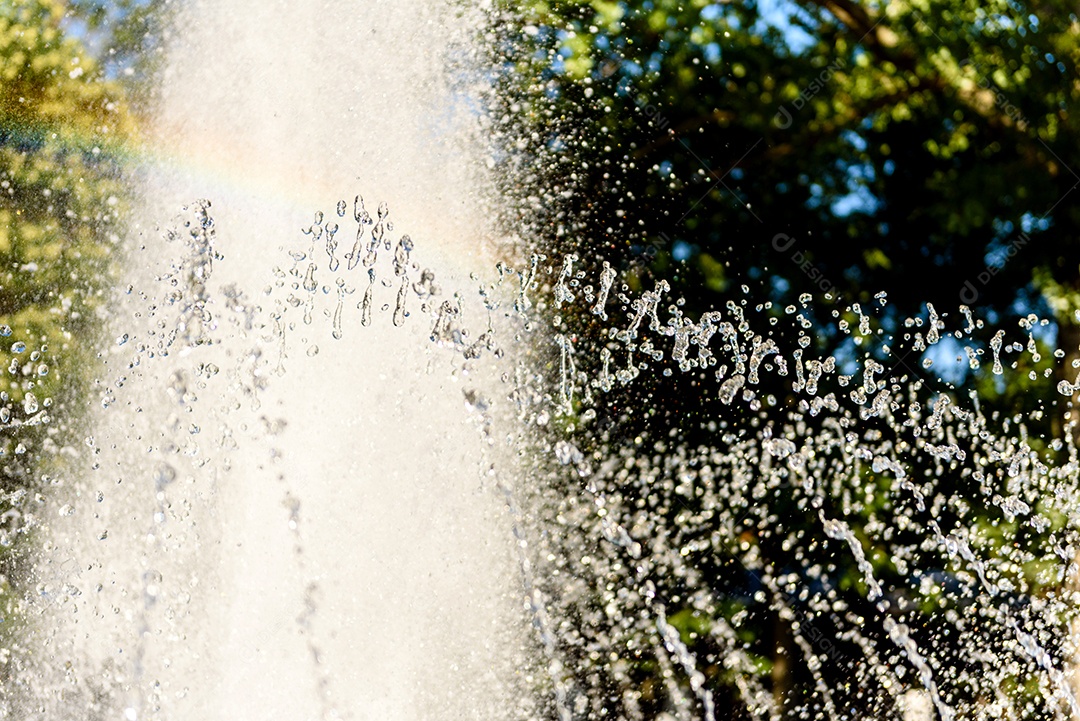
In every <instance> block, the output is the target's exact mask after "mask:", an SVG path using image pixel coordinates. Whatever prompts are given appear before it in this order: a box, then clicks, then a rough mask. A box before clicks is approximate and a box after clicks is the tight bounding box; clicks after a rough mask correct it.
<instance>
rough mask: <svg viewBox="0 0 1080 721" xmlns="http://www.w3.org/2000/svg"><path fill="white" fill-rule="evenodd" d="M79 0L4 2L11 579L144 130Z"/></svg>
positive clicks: (4, 539) (6, 480)
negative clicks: (75, 2) (88, 29)
mask: <svg viewBox="0 0 1080 721" xmlns="http://www.w3.org/2000/svg"><path fill="white" fill-rule="evenodd" d="M69 10H70V8H69V7H68V6H67V5H66V4H65V3H64V2H62V1H61V0H15V1H14V2H7V3H0V368H3V369H4V371H5V373H4V376H5V378H4V379H3V380H2V381H0V408H2V409H3V410H2V416H0V417H2V418H3V423H2V424H0V425H2V428H3V431H4V434H3V438H2V440H0V451H2V452H3V456H2V461H3V462H2V464H0V510H3V511H5V515H4V518H5V522H4V525H3V526H0V547H2V549H3V552H4V555H3V556H2V557H0V561H2V567H0V570H2V571H3V572H4V573H5V574H7V575H9V576H10V575H11V574H12V573H13V568H14V566H13V564H14V558H15V556H16V555H17V554H18V553H20V552H22V551H25V547H20V545H19V544H18V543H17V539H18V537H19V536H20V535H21V534H22V533H25V532H26V531H27V530H29V524H27V523H24V522H23V520H22V519H23V518H24V516H23V515H22V514H23V513H24V512H27V511H29V510H30V509H29V508H28V504H29V500H28V498H32V497H33V493H34V492H36V491H37V490H40V485H41V484H40V483H39V481H38V480H36V479H37V477H38V476H39V475H40V474H41V472H42V471H44V470H47V466H46V465H44V460H43V459H44V458H45V455H47V454H45V455H42V454H40V453H39V451H40V450H42V449H43V448H47V447H48V445H49V444H50V442H51V441H50V438H49V437H50V435H51V433H52V432H54V431H51V430H50V429H51V428H53V427H54V426H55V418H53V416H55V415H56V414H55V410H56V408H57V407H60V406H63V405H65V404H67V405H68V406H69V407H67V408H65V410H64V416H65V417H64V419H63V420H64V422H65V423H67V424H68V426H67V427H68V428H69V430H73V429H74V427H75V424H76V423H77V419H78V417H79V416H80V415H81V414H80V413H79V410H78V409H79V407H80V405H79V403H84V402H85V399H86V398H87V397H88V395H89V393H88V381H89V369H90V368H92V367H93V362H94V358H93V351H92V348H94V347H96V345H97V344H96V334H97V333H98V332H99V330H100V329H99V327H98V324H97V314H98V311H99V310H100V309H101V306H102V303H103V290H104V289H105V288H106V287H108V285H109V283H110V273H111V271H112V270H113V269H114V267H115V266H114V264H115V261H116V257H115V256H116V253H117V249H118V242H117V241H118V234H119V233H120V232H121V227H120V220H119V218H120V211H121V208H122V206H123V199H124V189H123V183H122V182H121V177H120V173H119V171H120V166H121V162H122V160H123V157H124V156H125V153H126V148H128V147H129V145H130V143H131V140H132V137H133V121H132V118H131V117H130V115H129V114H128V111H127V109H126V104H125V95H124V93H123V91H122V89H121V88H120V87H119V86H118V85H117V84H116V83H115V82H113V81H110V80H108V79H106V78H104V77H103V75H102V72H101V69H100V65H99V64H98V62H97V61H96V60H95V58H94V57H93V56H92V55H91V54H90V53H89V52H88V49H87V48H86V47H85V46H84V45H83V44H82V43H80V42H79V40H78V39H76V38H74V37H72V36H71V35H69V34H68V33H66V32H65V22H66V21H67V20H69V19H70V17H69V15H68V13H69ZM22 344H25V348H24V347H23V346H22ZM76 399H77V400H78V403H77V402H76ZM50 420H51V421H52V425H50ZM17 446H19V447H18V448H16V447H17ZM20 489H21V490H20ZM17 490H20V492H21V493H26V492H29V493H30V496H29V497H27V496H24V495H12V493H13V492H15V491H17ZM8 511H10V512H8ZM20 548H21V551H20ZM16 575H17V574H16ZM8 580H9V579H8V578H6V577H3V576H0V616H2V617H3V619H4V620H3V621H2V622H0V630H2V631H3V634H2V635H3V636H5V637H6V634H7V633H8V632H9V631H10V629H11V627H12V622H13V617H14V616H16V615H17V614H16V612H15V606H14V605H13V599H12V596H11V595H8V593H7V591H8V590H9V589H10V586H9V585H8ZM9 640H10V639H9Z"/></svg>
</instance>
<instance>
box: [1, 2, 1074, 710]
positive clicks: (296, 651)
mask: <svg viewBox="0 0 1080 721" xmlns="http://www.w3.org/2000/svg"><path fill="white" fill-rule="evenodd" d="M229 5H230V7H227V8H220V7H217V6H216V5H215V7H214V12H213V13H212V17H211V13H209V12H205V10H206V9H205V8H204V9H203V10H204V12H200V11H199V9H198V8H195V9H193V10H192V11H191V12H192V15H191V16H190V17H187V18H181V20H180V23H181V26H182V27H187V28H190V32H189V33H187V34H186V35H185V36H184V38H183V40H182V41H180V42H178V43H177V44H176V46H175V47H174V48H172V50H171V51H170V56H169V57H170V61H169V68H168V71H167V73H166V75H165V77H166V82H165V86H164V88H163V91H162V92H163V97H162V112H161V130H160V138H161V141H160V143H159V144H160V146H161V147H162V148H164V150H163V151H162V152H161V157H160V158H159V160H158V162H157V163H154V164H151V165H149V166H148V167H146V168H145V169H144V171H143V172H144V174H145V183H146V186H147V187H149V188H151V190H150V191H148V194H147V197H146V199H145V203H144V205H145V207H144V208H142V209H141V210H140V213H141V214H142V216H141V217H151V218H154V217H160V218H165V217H171V216H172V214H173V210H172V209H175V208H178V207H182V206H183V207H184V210H183V211H182V212H181V213H180V215H179V216H177V217H175V218H174V219H173V220H172V221H171V222H170V223H168V224H167V227H166V228H165V229H164V230H158V229H150V228H142V229H140V228H136V230H135V231H134V232H133V234H132V244H131V248H130V256H131V258H130V266H131V271H130V286H128V288H127V289H121V290H119V291H118V292H117V294H116V297H115V298H114V299H113V303H112V307H111V315H110V319H109V323H110V333H109V337H110V338H111V339H112V340H111V341H110V343H109V344H108V347H106V348H103V349H102V352H101V367H100V370H99V374H98V375H99V378H98V385H97V388H98V394H97V397H96V398H95V401H96V405H97V408H96V409H95V410H94V411H93V413H92V414H91V417H90V419H89V420H88V421H87V427H86V429H85V431H84V432H80V434H79V436H78V438H75V437H66V438H59V439H55V440H53V441H52V442H51V447H54V448H53V451H52V452H51V453H48V454H44V455H46V456H47V457H48V461H47V462H45V463H44V464H43V465H42V467H45V468H47V469H48V470H49V472H50V473H53V474H55V475H54V476H52V477H51V478H50V482H49V484H48V486H49V488H48V489H47V490H48V493H47V494H45V493H44V492H43V493H41V494H39V495H38V496H37V497H31V495H32V494H31V493H30V492H29V491H22V492H19V491H16V492H15V493H13V494H11V495H10V496H9V497H8V498H6V499H4V504H5V506H4V509H5V510H6V512H7V514H6V515H5V519H6V522H7V525H6V526H5V531H4V533H5V538H7V537H8V535H10V534H19V533H23V534H29V532H30V531H33V535H34V537H35V541H36V544H37V546H36V551H35V555H34V558H33V561H32V564H29V562H28V564H29V565H28V568H29V570H28V571H27V578H28V579H29V584H28V585H27V587H28V588H30V587H32V588H33V593H28V594H25V596H24V597H23V598H22V604H21V608H20V616H21V617H23V618H24V619H25V620H24V621H23V628H24V630H23V631H22V632H21V633H22V640H21V641H20V642H19V644H18V645H17V647H16V648H15V650H14V652H11V654H12V655H11V657H10V658H8V659H7V664H8V666H9V668H11V669H14V671H13V672H11V675H12V677H13V678H14V680H15V684H14V686H13V688H14V690H13V691H12V693H11V694H10V695H9V696H8V697H6V698H5V701H4V702H5V703H7V704H8V705H9V706H8V708H6V709H5V711H10V712H11V713H16V712H18V713H24V714H26V713H30V712H31V710H33V709H37V710H38V711H34V713H44V714H45V716H46V717H48V718H56V719H63V718H127V719H146V718H149V719H165V718H168V719H187V718H192V719H194V718H199V719H204V718H326V719H332V718H380V719H381V718H390V719H395V718H400V719H416V718H477V719H479V718H522V719H526V718H528V719H541V718H559V719H566V720H569V719H585V718H588V719H599V718H624V719H645V718H665V719H671V718H676V719H691V718H702V719H710V720H711V719H718V718H746V717H749V718H753V719H780V718H828V719H844V718H856V717H857V718H902V719H907V720H910V721H914V720H915V719H930V718H935V717H937V718H942V719H954V718H957V719H959V718H986V719H997V718H1029V717H1031V718H1034V717H1042V718H1053V717H1057V718H1070V717H1076V718H1080V706H1078V704H1077V700H1076V697H1075V695H1074V691H1073V686H1072V682H1071V680H1070V673H1071V667H1070V661H1071V659H1072V658H1073V655H1074V653H1075V651H1074V650H1073V648H1072V644H1073V641H1074V638H1075V633H1074V632H1073V629H1074V625H1075V624H1076V623H1077V620H1076V616H1075V612H1074V610H1073V609H1074V606H1075V604H1074V602H1073V594H1074V591H1073V589H1074V588H1075V585H1076V582H1075V578H1074V577H1075V575H1076V568H1075V563H1074V558H1075V557H1076V552H1075V548H1076V547H1077V533H1076V529H1077V522H1078V519H1077V514H1076V507H1077V506H1076V504H1077V493H1076V489H1077V483H1076V480H1077V476H1078V468H1077V453H1076V448H1075V445H1074V444H1073V443H1072V441H1071V439H1072V437H1073V436H1072V434H1071V432H1067V433H1064V434H1063V437H1062V440H1053V441H1050V442H1043V439H1033V438H1030V437H1028V435H1027V433H1026V430H1025V425H1024V422H1025V419H1024V418H999V417H995V416H994V415H993V414H990V415H989V416H988V415H986V414H984V413H983V412H982V410H981V409H980V405H979V399H978V397H977V396H973V397H969V398H959V397H956V394H955V393H953V392H951V389H950V388H949V387H948V386H944V385H943V386H941V387H934V386H932V385H931V384H928V383H927V382H926V381H924V380H918V379H916V378H915V376H914V374H913V373H911V372H910V371H905V366H904V363H905V360H906V358H907V355H906V354H907V353H908V350H907V349H909V348H910V349H911V351H912V352H918V353H920V354H923V355H921V356H920V355H917V356H912V357H913V358H919V357H923V358H925V359H929V358H930V356H929V355H925V354H924V352H925V351H927V350H928V349H930V348H933V347H941V346H942V345H943V344H944V343H945V342H949V343H953V344H954V345H956V346H957V347H958V348H959V347H962V348H963V350H962V351H958V355H960V354H962V355H960V357H961V358H965V357H966V359H967V362H968V364H969V366H970V368H972V369H977V368H978V367H979V366H980V365H981V364H984V363H985V360H982V359H983V358H984V356H985V355H986V348H984V347H982V346H981V345H980V343H979V341H978V339H977V336H978V335H979V333H980V332H981V331H983V330H985V329H984V326H983V323H982V321H981V320H978V319H976V318H974V316H973V314H972V313H971V311H970V310H969V309H967V308H960V309H957V311H956V312H954V311H952V310H951V309H937V308H934V307H932V306H927V308H926V311H925V314H923V315H921V316H920V317H918V318H911V319H908V320H907V321H906V322H904V323H902V324H901V326H900V327H899V328H897V329H896V330H895V331H893V332H892V333H891V335H889V336H888V337H883V334H884V331H883V330H882V328H881V327H880V325H879V324H878V322H877V316H876V315H875V313H876V310H875V309H874V308H868V307H862V306H860V305H858V304H853V305H851V306H850V307H846V308H839V307H837V308H835V311H836V314H835V316H834V318H837V319H839V320H838V321H837V322H836V326H837V328H839V329H840V331H841V332H842V333H844V334H845V335H847V336H849V337H850V338H851V340H852V341H853V343H854V345H855V346H861V345H862V344H863V343H864V342H865V343H866V345H867V346H869V343H870V341H871V340H873V339H875V338H876V339H878V340H880V341H881V345H882V346H889V347H892V348H893V350H888V351H884V352H883V353H881V354H878V355H876V356H875V355H872V354H869V353H868V354H867V355H866V356H865V357H864V358H862V359H855V358H853V357H834V356H830V355H827V354H824V353H817V352H815V349H816V348H817V346H816V345H815V342H814V333H815V324H817V323H820V322H821V321H820V320H818V319H817V318H818V316H817V315H816V312H817V311H819V310H820V308H819V306H818V305H815V302H814V301H813V299H811V298H808V297H805V298H802V299H800V304H799V305H798V306H795V305H792V306H790V307H788V308H784V309H779V308H773V307H772V306H771V305H770V304H758V303H755V302H754V301H753V299H751V298H749V297H747V298H746V299H744V300H743V302H742V303H735V302H732V303H729V304H728V305H727V306H726V307H725V308H723V309H712V310H709V311H707V312H704V313H701V314H700V315H698V316H697V317H693V316H691V315H690V314H688V313H687V312H685V311H684V310H683V308H684V305H683V303H682V302H681V299H678V298H672V297H671V293H672V289H671V287H670V286H669V285H667V284H666V283H664V282H663V281H660V282H658V283H657V284H656V285H655V287H653V288H651V289H645V290H642V291H640V292H633V291H632V290H631V289H630V287H629V286H628V285H627V284H625V283H624V282H623V281H622V279H621V278H620V276H619V273H618V272H617V270H616V269H615V268H614V267H613V265H612V264H611V263H610V262H608V261H605V260H604V259H602V258H582V257H579V256H578V255H567V256H565V257H555V256H550V257H549V256H545V255H542V254H534V255H531V256H529V257H527V258H524V259H518V260H510V259H508V258H506V257H503V258H501V259H500V262H498V263H496V262H494V261H495V258H496V256H498V255H506V256H509V255H512V254H513V253H512V251H511V250H504V251H503V252H501V253H500V252H498V251H497V250H496V249H495V244H493V243H490V242H488V241H481V240H477V239H478V238H484V237H495V235H496V231H495V229H494V228H493V227H491V226H490V225H489V224H488V222H487V220H486V218H487V214H486V208H485V205H484V203H485V201H484V198H485V197H488V195H487V194H488V193H489V191H488V186H487V184H486V183H487V181H486V179H485V178H484V177H483V175H481V174H479V173H477V172H476V171H474V170H473V168H474V167H475V165H474V164H473V163H472V162H471V160H472V158H473V157H474V155H475V154H478V153H480V152H481V151H479V150H477V149H476V147H477V146H474V145H471V144H470V143H473V142H476V139H475V138H473V137H471V132H470V131H469V127H470V122H471V121H473V120H475V117H476V116H475V115H474V114H473V113H472V111H462V113H461V115H460V116H459V117H456V119H455V117H446V108H447V107H456V106H455V105H454V103H453V102H449V101H448V98H449V99H450V100H451V101H452V100H453V99H455V98H459V99H460V97H461V96H460V93H462V92H464V91H463V90H462V88H461V87H460V83H462V82H465V81H463V80H461V78H467V77H469V76H468V74H467V73H464V72H463V71H461V68H460V67H459V68H457V70H455V72H456V73H457V74H454V73H449V74H447V73H445V72H443V71H441V70H440V71H438V72H436V68H440V67H441V64H440V63H438V62H434V61H433V58H437V59H445V58H452V57H457V55H456V54H461V53H466V47H467V44H466V43H464V42H463V41H464V38H466V37H467V35H466V34H464V33H465V31H466V30H467V29H468V28H470V27H472V26H475V25H476V24H477V23H478V22H479V20H478V19H477V18H475V17H473V18H471V17H469V16H468V15H467V14H466V16H465V17H455V16H453V15H452V14H450V13H449V12H448V11H443V10H438V9H432V8H429V7H426V6H425V5H424V4H423V3H420V2H408V3H402V4H384V3H374V2H373V3H364V4H362V12H358V11H356V12H351V13H350V12H344V11H339V12H331V11H330V10H329V9H328V10H326V11H325V12H324V13H312V12H310V11H308V10H307V9H306V8H300V9H297V10H290V9H286V8H284V7H266V6H262V5H257V6H252V7H241V6H240V4H239V3H237V4H236V5H235V6H233V5H232V4H231V3H230V4H229ZM447 28H449V29H451V30H453V29H454V28H457V29H458V31H456V32H459V33H461V34H455V32H447V31H446V30H447ZM421 37H422V38H424V39H425V42H418V39H419V38H421ZM432 38H438V42H437V43H433V42H430V40H431V39H432ZM311 47H318V48H319V52H318V53H312V52H310V48H311ZM299 49H303V52H300V51H299ZM293 50H296V52H291V51H293ZM466 54H467V53H466ZM383 57H393V58H394V59H395V63H386V62H382V61H381V60H380V58H383ZM206 58H212V61H211V62H206V61H205V59H206ZM455 83H458V84H457V85H455ZM450 115H451V116H453V113H452V112H451V113H450ZM433 117H439V118H440V122H439V123H434V124H426V120H427V119H430V118H433ZM369 187H370V188H375V189H377V190H378V192H379V197H378V198H377V199H376V198H375V197H374V196H373V195H371V194H370V192H368V191H367V190H366V189H367V188H369ZM465 188H473V189H475V190H474V191H473V192H471V193H464V192H463V189H465ZM358 191H361V192H365V193H367V194H366V195H363V196H361V195H357V194H356V193H357V192H358ZM204 196H208V197H211V198H212V201H213V202H210V201H201V200H200V201H195V202H192V200H191V198H194V197H204ZM414 238H416V240H414ZM485 243H486V245H485ZM877 300H878V302H879V305H880V306H883V305H884V303H885V300H886V297H885V296H884V295H879V296H878V297H877ZM849 319H850V320H849ZM779 324H787V325H788V327H789V328H790V329H793V330H794V331H795V332H793V333H791V334H788V335H787V336H785V335H784V334H776V335H775V336H773V334H772V330H771V329H775V328H777V327H778V326H779ZM1040 327H1042V326H1041V325H1040V321H1039V319H1037V318H1029V319H1026V320H1025V322H1023V323H1022V324H1021V326H1020V328H1019V331H1018V332H1017V331H1014V332H1012V333H1010V332H1008V331H1006V330H1004V329H1002V330H999V331H997V332H996V333H995V334H994V335H993V338H992V339H991V340H990V341H989V344H988V346H989V350H990V353H991V355H992V370H991V375H992V376H995V377H1002V376H1003V375H1004V374H1005V373H1006V367H1008V366H1010V365H1012V366H1013V367H1014V368H1015V367H1020V368H1026V367H1029V366H1030V367H1032V368H1036V370H1031V372H1032V373H1037V374H1038V373H1041V374H1043V375H1045V376H1046V377H1049V375H1050V374H1051V373H1052V372H1053V369H1052V367H1051V366H1050V365H1049V364H1048V359H1046V358H1044V357H1043V356H1042V355H1041V351H1040V345H1039V343H1037V342H1036V341H1037V340H1038V339H1039V338H1040V337H1041V336H1040V335H1039V328H1040ZM0 335H10V331H8V332H0ZM784 337H791V338H793V339H794V341H793V343H792V347H786V346H785V345H784V341H783V340H782V339H783V338H784ZM778 339H779V340H778ZM12 343H13V344H14V345H13V346H12V351H13V352H14V353H16V354H19V355H25V354H27V353H28V351H29V352H30V353H31V354H36V357H34V358H33V359H32V362H34V363H39V362H42V363H43V362H44V359H45V355H44V354H45V353H46V352H47V351H46V350H44V349H34V344H33V343H30V342H29V339H15V338H14V337H13V340H12ZM16 345H17V346H19V350H15V346H16ZM907 362H914V361H907ZM1040 364H1041V365H1040ZM766 377H769V378H771V379H772V380H775V379H780V381H781V383H782V385H783V387H784V388H785V391H786V395H785V397H777V396H776V395H771V394H766V393H763V392H760V388H762V387H763V385H764V384H763V378H766ZM669 378H676V379H679V380H682V379H686V380H687V381H688V382H690V384H689V385H688V386H686V387H689V388H694V389H695V390H694V393H697V394H699V395H698V396H697V397H696V398H695V399H692V401H691V403H689V404H688V407H687V408H686V409H675V410H674V411H670V412H668V409H663V408H655V407H651V406H650V404H649V400H648V399H649V394H648V391H649V388H650V387H651V386H652V384H655V383H658V382H663V381H662V379H669ZM775 385H776V384H775V383H774V384H772V385H770V387H775ZM1077 386H1080V377H1078V378H1077V381H1076V382H1075V383H1072V382H1069V381H1061V382H1060V383H1059V384H1058V387H1057V388H1058V392H1059V393H1060V394H1061V395H1062V396H1063V397H1068V396H1071V395H1072V394H1073V393H1075V391H1076V387H1077ZM2 400H3V401H4V402H5V403H7V401H8V400H9V399H7V398H6V397H5V398H3V399H2ZM694 403H696V404H698V405H699V406H700V407H701V408H704V409H708V408H710V407H718V406H716V405H715V404H719V405H720V406H723V407H725V408H729V409H734V411H735V412H737V414H738V415H737V417H738V418H739V422H738V423H735V422H732V421H731V420H728V419H727V418H729V417H728V416H725V418H724V419H718V418H716V417H712V416H710V415H709V413H708V412H695V410H696V409H695V408H694V407H693V405H694ZM709 404H712V405H709ZM2 413H3V414H6V416H0V417H2V419H3V422H4V424H9V423H10V424H11V426H12V427H14V428H17V430H19V432H20V433H26V432H27V429H31V430H32V429H35V428H38V427H40V426H43V425H47V424H48V423H49V422H50V418H51V414H52V410H51V400H50V399H39V398H36V397H35V396H34V395H33V394H32V393H29V394H27V395H26V396H25V398H23V399H22V400H21V401H20V402H18V403H15V402H11V403H7V407H5V408H3V409H2ZM664 413H667V415H666V416H662V415H661V414H664ZM73 427H74V426H73V425H67V426H65V427H64V428H65V432H66V431H68V430H70V429H71V428H73ZM68 435H69V436H70V435H71V434H70V433H68ZM28 438H29V436H28ZM18 448H23V446H22V445H21V444H20V445H19V446H18V447H17V448H16V449H13V450H12V451H11V453H12V454H13V455H15V456H19V455H22V454H23V453H25V452H26V449H25V448H23V451H21V452H20V451H19V450H18ZM795 519H803V520H800V521H798V522H796V520H795ZM806 519H809V520H808V522H807V521H806ZM980 519H981V520H980ZM769 623H771V624H772V629H771V636H768V637H764V636H762V634H761V633H760V632H759V629H760V628H762V627H763V626H767V625H768V624H769ZM529 627H531V628H529ZM752 631H753V632H752ZM838 675H839V676H842V677H843V678H845V679H846V681H845V683H842V684H837V683H835V679H836V678H837V677H838ZM791 679H796V680H797V681H798V683H799V687H797V688H796V687H793V686H792V684H791V682H790V680H791ZM731 702H734V703H737V704H738V707H737V709H734V708H733V707H732V705H731ZM9 715H10V714H9Z"/></svg>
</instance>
